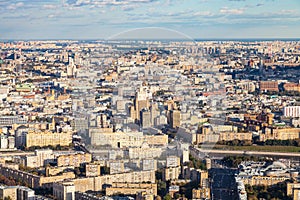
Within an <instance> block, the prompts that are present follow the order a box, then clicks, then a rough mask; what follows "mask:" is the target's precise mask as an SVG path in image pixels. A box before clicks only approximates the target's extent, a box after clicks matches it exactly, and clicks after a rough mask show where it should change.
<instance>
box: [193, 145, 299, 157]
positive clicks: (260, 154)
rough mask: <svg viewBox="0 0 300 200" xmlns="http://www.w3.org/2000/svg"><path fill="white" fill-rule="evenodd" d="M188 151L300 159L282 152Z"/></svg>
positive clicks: (207, 153)
mask: <svg viewBox="0 0 300 200" xmlns="http://www.w3.org/2000/svg"><path fill="white" fill-rule="evenodd" d="M190 150H192V151H195V152H196V153H198V154H205V155H210V156H212V155H223V156H227V155H248V156H270V157H295V158H300V153H283V152H265V151H234V150H217V149H200V148H194V147H191V148H190Z"/></svg>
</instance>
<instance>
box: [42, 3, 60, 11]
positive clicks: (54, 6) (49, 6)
mask: <svg viewBox="0 0 300 200" xmlns="http://www.w3.org/2000/svg"><path fill="white" fill-rule="evenodd" d="M43 8H44V9H50V10H52V9H56V8H57V6H56V5H53V4H45V5H43Z"/></svg>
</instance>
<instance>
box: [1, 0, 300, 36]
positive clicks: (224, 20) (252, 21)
mask: <svg viewBox="0 0 300 200" xmlns="http://www.w3.org/2000/svg"><path fill="white" fill-rule="evenodd" d="M0 18H1V19H0V39H107V38H114V37H116V36H118V35H122V34H124V33H126V34H130V35H133V36H134V37H139V36H140V37H141V38H147V37H148V35H152V36H153V35H155V37H159V35H160V36H161V38H164V37H166V36H168V35H169V34H170V33H168V31H170V30H174V31H173V32H174V33H176V34H178V33H179V32H180V33H181V35H184V36H186V37H192V38H199V39H201V38H203V39H207V38H299V37H300V1H299V0H8V1H4V0H0ZM147 27H148V28H147ZM149 27H156V28H155V29H151V28H149ZM130 30H135V31H133V32H132V31H130ZM160 30H161V32H160ZM166 30H167V31H166ZM159 32H160V33H159ZM120 33H121V34H120ZM146 33H147V34H148V35H146ZM156 35H158V36H156ZM174 37H175V36H174Z"/></svg>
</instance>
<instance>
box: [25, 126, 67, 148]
mask: <svg viewBox="0 0 300 200" xmlns="http://www.w3.org/2000/svg"><path fill="white" fill-rule="evenodd" d="M72 135H73V133H72V132H61V133H59V132H51V131H47V130H45V131H37V130H29V131H28V133H27V134H26V135H25V141H26V142H25V147H27V148H28V147H32V146H40V147H45V146H57V145H60V146H68V145H70V144H71V143H72Z"/></svg>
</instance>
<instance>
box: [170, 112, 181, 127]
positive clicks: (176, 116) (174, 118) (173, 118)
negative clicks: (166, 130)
mask: <svg viewBox="0 0 300 200" xmlns="http://www.w3.org/2000/svg"><path fill="white" fill-rule="evenodd" d="M180 120H181V119H180V111H179V110H171V111H170V126H171V127H172V128H177V127H179V126H180Z"/></svg>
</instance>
